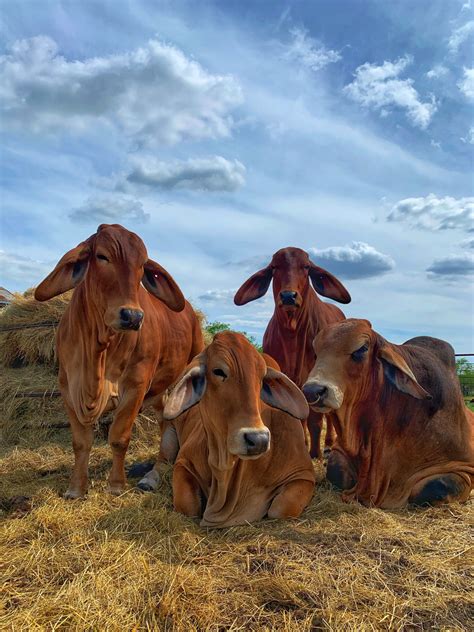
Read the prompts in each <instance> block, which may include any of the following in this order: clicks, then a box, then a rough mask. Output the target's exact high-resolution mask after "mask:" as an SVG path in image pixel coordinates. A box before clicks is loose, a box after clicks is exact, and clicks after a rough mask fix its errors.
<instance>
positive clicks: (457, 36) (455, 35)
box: [448, 20, 474, 55]
mask: <svg viewBox="0 0 474 632" xmlns="http://www.w3.org/2000/svg"><path fill="white" fill-rule="evenodd" d="M471 33H474V20H470V21H469V22H466V24H463V25H462V26H460V27H459V28H458V29H456V30H455V31H453V32H452V34H451V37H450V38H449V41H448V48H449V51H450V52H451V53H452V54H453V55H455V54H456V53H457V52H458V50H459V47H460V46H461V44H463V43H464V42H465V41H466V40H467V39H468V37H469V35H470V34H471Z"/></svg>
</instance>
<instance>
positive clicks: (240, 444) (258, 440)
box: [229, 428, 270, 459]
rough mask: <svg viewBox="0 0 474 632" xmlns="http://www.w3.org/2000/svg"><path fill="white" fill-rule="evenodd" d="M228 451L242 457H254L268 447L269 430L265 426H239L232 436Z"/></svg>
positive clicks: (266, 450) (265, 450)
mask: <svg viewBox="0 0 474 632" xmlns="http://www.w3.org/2000/svg"><path fill="white" fill-rule="evenodd" d="M229 447H230V452H231V453H232V454H234V455H235V456H239V457H240V458H242V459H252V458H253V459H255V458H258V457H259V456H260V455H261V454H264V453H265V452H268V450H269V449H270V431H269V430H268V429H267V428H263V429H262V430H255V429H254V428H241V429H240V430H239V431H238V432H237V433H236V434H235V435H234V437H233V438H232V441H231V445H230V446H229Z"/></svg>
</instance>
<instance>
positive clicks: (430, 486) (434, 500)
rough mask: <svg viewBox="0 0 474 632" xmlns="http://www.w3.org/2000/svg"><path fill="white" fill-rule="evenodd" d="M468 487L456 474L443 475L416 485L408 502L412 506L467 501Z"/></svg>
mask: <svg viewBox="0 0 474 632" xmlns="http://www.w3.org/2000/svg"><path fill="white" fill-rule="evenodd" d="M469 494H470V488H469V485H468V484H467V483H466V481H465V480H464V479H463V478H462V477H461V476H459V475H457V474H445V475H442V476H437V477H436V478H431V479H430V480H428V481H426V482H422V483H421V484H418V485H417V487H416V488H415V489H414V490H413V491H412V494H411V496H410V499H409V502H410V504H412V505H418V506H422V507H423V506H425V507H426V506H428V505H433V506H436V505H444V504H447V503H450V502H453V501H461V502H462V501H464V500H467V499H468V497H469Z"/></svg>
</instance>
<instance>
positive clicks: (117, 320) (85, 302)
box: [35, 224, 203, 498]
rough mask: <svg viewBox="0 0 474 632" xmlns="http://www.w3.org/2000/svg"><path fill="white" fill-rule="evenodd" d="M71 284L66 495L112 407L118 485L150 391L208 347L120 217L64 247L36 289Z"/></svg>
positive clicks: (82, 485) (61, 346)
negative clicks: (70, 464) (70, 467)
mask: <svg viewBox="0 0 474 632" xmlns="http://www.w3.org/2000/svg"><path fill="white" fill-rule="evenodd" d="M142 284H143V285H142ZM73 287H75V288H76V289H75V291H74V293H73V296H72V299H71V302H70V304H69V306H68V308H67V309H66V311H65V313H64V316H63V317H62V319H61V322H60V324H59V327H58V333H57V354H58V358H59V384H60V388H61V393H62V396H63V399H64V403H65V406H66V410H67V413H68V416H69V421H70V424H71V432H72V442H73V447H74V455H75V464H74V471H73V474H72V477H71V481H70V484H69V489H68V490H67V492H66V494H65V498H80V497H82V496H84V494H85V493H86V491H87V485H88V463H89V454H90V450H91V447H92V441H93V433H94V424H95V422H96V421H97V419H98V418H99V416H100V415H101V414H102V413H103V412H104V411H105V410H108V409H112V408H115V415H114V421H113V423H112V425H111V426H110V430H109V443H110V446H111V448H112V454H113V461H112V469H111V472H110V476H109V491H110V492H111V493H112V494H120V493H122V492H123V490H124V488H125V471H124V459H125V453H126V451H127V447H128V444H129V441H130V434H131V430H132V425H133V422H134V420H135V417H136V416H137V413H138V412H139V410H140V407H141V406H142V404H143V401H144V399H145V397H150V398H151V397H155V398H156V396H157V395H159V394H160V393H162V392H164V391H165V390H166V388H167V387H168V386H169V385H170V384H171V383H172V382H173V381H174V380H176V378H177V377H178V376H179V375H180V373H181V372H182V371H183V369H184V367H185V366H186V365H187V363H188V362H189V360H190V359H191V358H192V357H194V356H195V355H196V353H198V352H199V351H201V349H202V348H203V340H202V334H201V329H200V326H199V322H198V320H197V318H196V315H195V313H194V311H193V309H192V307H191V306H190V305H189V303H187V302H186V301H185V300H184V297H183V295H182V293H181V290H180V289H179V287H178V286H177V285H176V283H175V281H174V280H173V278H172V277H171V276H170V275H169V274H168V272H166V270H165V269H164V268H162V267H161V266H160V265H159V264H158V263H155V262H154V261H152V260H151V259H149V258H148V255H147V251H146V248H145V246H144V244H143V242H142V240H141V239H140V237H138V235H136V234H135V233H131V232H130V231H128V230H126V229H125V228H123V227H122V226H119V225H118V224H111V225H107V224H102V225H101V226H99V228H98V229H97V233H96V234H95V235H92V236H91V237H89V238H88V239H86V241H83V242H82V243H80V244H79V245H78V246H77V247H76V248H73V249H72V250H70V251H69V252H68V253H66V254H65V255H64V257H63V258H62V259H61V260H60V261H59V263H58V265H57V266H56V267H55V269H54V270H53V271H52V272H51V274H49V276H47V277H46V279H45V280H44V281H43V282H42V283H41V284H40V285H39V286H38V287H37V288H36V292H35V298H36V299H37V300H39V301H46V300H48V299H50V298H52V297H53V296H56V295H58V294H61V293H62V292H65V291H66V290H69V289H71V288H73Z"/></svg>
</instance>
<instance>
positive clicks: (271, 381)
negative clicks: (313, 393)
mask: <svg viewBox="0 0 474 632" xmlns="http://www.w3.org/2000/svg"><path fill="white" fill-rule="evenodd" d="M260 397H261V398H262V400H263V401H264V402H265V404H268V405H269V406H272V407H273V408H279V409H280V410H282V411H283V412H285V413H288V414H289V415H291V416H292V417H295V418H296V419H306V418H307V416H308V415H309V407H308V402H307V401H306V398H305V396H304V395H303V393H302V392H301V391H300V389H299V388H298V387H297V386H296V384H295V383H294V382H292V381H291V380H290V378H288V377H286V375H284V374H283V373H281V372H280V371H276V370H275V369H272V368H271V367H268V368H267V372H266V374H265V377H264V378H263V384H262V390H261V393H260Z"/></svg>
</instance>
